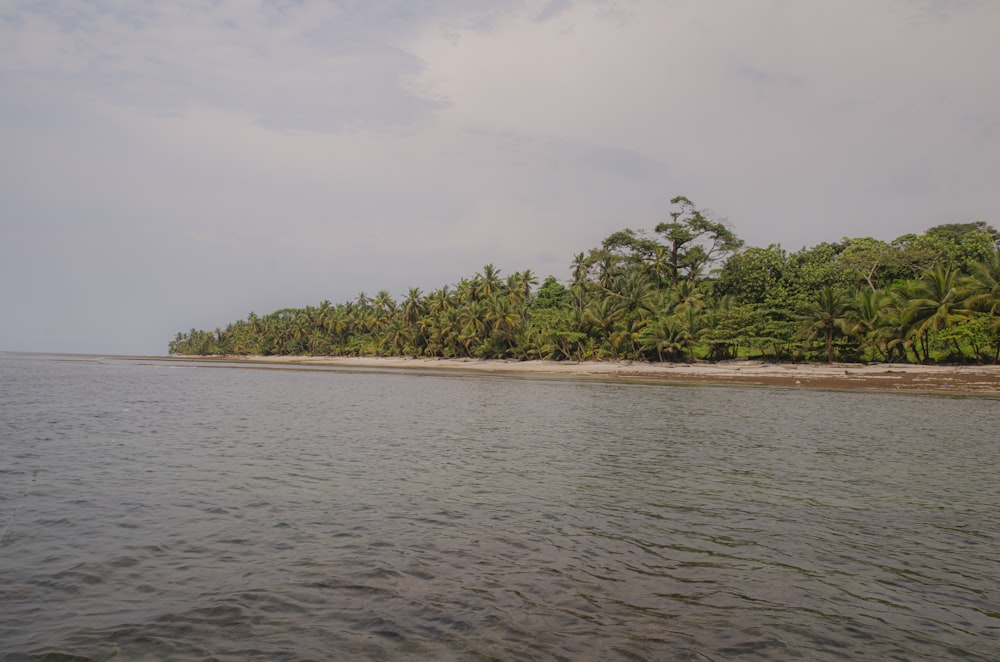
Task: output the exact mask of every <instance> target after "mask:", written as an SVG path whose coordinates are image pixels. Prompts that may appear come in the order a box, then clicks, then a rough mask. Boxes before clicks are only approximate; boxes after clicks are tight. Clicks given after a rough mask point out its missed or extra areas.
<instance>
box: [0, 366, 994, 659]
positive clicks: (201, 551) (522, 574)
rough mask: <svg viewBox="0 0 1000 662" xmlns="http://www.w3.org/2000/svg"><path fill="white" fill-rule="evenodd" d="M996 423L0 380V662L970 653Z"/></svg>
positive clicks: (714, 397) (741, 401) (198, 372)
mask: <svg viewBox="0 0 1000 662" xmlns="http://www.w3.org/2000/svg"><path fill="white" fill-rule="evenodd" d="M998 423H1000V400H997V399H992V398H976V397H965V398H961V397H942V396H930V395H913V394H897V393H851V392H827V391H809V390H796V389H778V388H752V387H740V388H736V387H732V388H731V387H719V386H715V387H711V386H676V385H663V384H649V383H626V382H613V381H600V380H593V379H581V378H553V377H515V376H490V375H482V374H472V373H470V374H462V373H454V374H451V373H448V374H444V373H430V372H427V373H420V372H400V371H392V370H380V371H379V370H367V371H351V370H344V369H333V368H330V369H313V368H308V369H305V368H281V367H273V366H272V367H256V368H255V367H248V366H247V365H245V364H225V363H186V362H171V361H157V360H142V359H132V360H126V359H122V358H115V357H85V356H41V355H21V354H5V355H0V458H2V460H0V659H4V660H44V659H52V660H56V659H59V660H64V659H74V660H248V659H259V660H310V659H312V660H328V659H456V660H491V659H498V660H609V659H624V660H645V659H648V660H729V659H738V660H790V659H802V660H855V659H880V660H892V659H896V660H940V659H961V660H996V659H1000V507H998V506H1000V479H998V475H1000V473H998V469H1000V441H998V438H1000V435H998V434H997V431H998V427H1000V425H998Z"/></svg>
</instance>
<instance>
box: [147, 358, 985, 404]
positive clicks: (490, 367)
mask: <svg viewBox="0 0 1000 662" xmlns="http://www.w3.org/2000/svg"><path fill="white" fill-rule="evenodd" d="M166 360H170V361H220V362H221V361H225V362H239V363H249V364H255V363H256V364H277V365H295V366H317V367H328V366H329V367H342V368H356V369H370V368H377V369H394V370H396V369H398V370H429V371H437V370H453V371H454V370H459V371H475V372H485V373H495V374H525V375H529V374H535V375H566V376H584V377H608V378H616V379H618V378H621V379H640V380H655V381H663V382H675V383H706V384H750V385H759V386H782V387H789V388H793V387H794V388H814V389H839V390H872V391H900V392H902V391H906V392H923V393H939V394H956V395H957V394H966V395H1000V366H998V365H977V366H925V365H911V364H902V363H879V364H862V363H833V364H826V363H809V364H801V363H766V362H762V361H726V362H721V363H643V362H637V361H621V362H612V361H579V362H577V361H537V360H536V361H514V360H488V359H438V358H425V357H417V358H412V357H353V356H170V357H166Z"/></svg>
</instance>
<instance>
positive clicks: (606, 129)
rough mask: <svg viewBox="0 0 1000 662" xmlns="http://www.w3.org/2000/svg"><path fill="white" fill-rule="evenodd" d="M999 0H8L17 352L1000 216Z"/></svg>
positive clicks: (8, 152) (4, 287) (7, 344)
mask: <svg viewBox="0 0 1000 662" xmlns="http://www.w3.org/2000/svg"><path fill="white" fill-rule="evenodd" d="M997 34H1000V1H998V0H838V1H837V2H806V1H798V2H789V1H785V0H739V1H737V0H725V1H724V0H263V1H251V0H215V1H213V2H208V1H206V0H172V1H170V2H154V1H149V2H144V1H139V0H37V1H33V2H20V1H18V0H0V306H2V307H0V350H3V351H42V352H80V353H106V354H107V353H110V354H140V355H162V354H165V353H166V351H167V343H168V342H169V341H170V340H171V339H172V338H173V337H174V335H175V334H176V333H177V332H178V331H186V330H188V329H190V328H192V327H195V328H199V329H213V328H216V327H224V326H225V325H226V324H227V323H229V322H232V321H235V320H237V319H242V318H245V317H246V316H247V315H248V314H249V313H250V312H256V313H257V314H265V313H268V312H271V311H274V310H277V309H280V308H285V307H301V306H306V305H317V304H319V302H321V301H323V300H329V301H331V302H333V303H340V302H343V301H347V300H352V299H354V298H356V296H357V295H358V294H359V293H360V292H362V291H364V292H366V293H368V294H369V295H372V294H374V293H375V292H377V291H379V290H382V289H386V290H388V291H389V292H390V293H392V294H393V295H394V296H397V297H402V296H403V295H404V294H405V293H406V291H407V289H408V288H410V287H419V288H421V289H422V290H423V291H424V292H428V291H430V290H432V289H435V288H438V287H440V286H442V285H445V284H453V283H455V282H456V281H458V280H459V279H460V278H462V277H471V276H473V275H474V274H475V273H476V272H478V271H481V270H482V267H483V266H484V265H485V264H487V263H492V264H494V265H496V266H497V267H498V268H499V269H500V270H501V274H502V275H503V274H509V273H512V272H514V271H523V270H525V269H531V270H532V271H533V272H535V273H536V274H537V275H538V276H539V277H540V278H541V279H544V277H545V276H547V275H550V274H551V275H554V276H556V277H557V278H559V279H560V280H566V279H568V278H569V264H570V262H571V261H572V257H573V255H575V254H576V253H579V252H585V251H587V250H589V249H590V248H593V247H596V246H598V245H599V244H600V242H601V240H602V239H603V238H604V237H606V236H608V235H609V234H611V233H612V232H615V231H617V230H620V229H622V228H626V227H629V228H633V229H650V230H651V229H652V228H653V227H655V226H656V224H657V223H659V222H661V221H664V220H669V213H670V211H671V210H673V209H674V208H673V207H672V206H671V205H670V199H671V198H673V197H674V196H678V195H683V196H686V197H688V198H690V199H691V200H692V201H693V202H694V204H695V205H696V206H697V207H699V208H701V209H703V210H705V212H706V213H707V214H708V215H709V216H710V217H712V218H715V219H718V220H725V221H727V222H728V223H729V224H730V226H731V228H732V229H733V230H734V231H735V232H736V234H737V235H738V236H739V237H740V238H742V239H744V240H745V241H746V242H747V244H748V245H750V246H762V247H763V246H767V245H769V244H772V243H774V244H780V245H781V246H782V247H784V248H785V249H787V250H789V251H795V250H798V249H801V248H803V247H807V246H813V245H815V244H817V243H820V242H824V241H837V240H839V239H841V238H843V237H861V236H872V237H876V238H879V239H884V240H891V239H893V238H895V237H897V236H900V235H902V234H905V233H910V232H916V233H919V232H922V231H924V230H926V229H927V228H929V227H932V226H934V225H939V224H942V223H952V222H968V221H977V220H983V221H986V222H988V223H990V224H992V225H994V226H997V225H1000V222H998V219H997V211H998V210H1000V204H998V202H1000V184H998V181H1000V179H998V175H1000V69H998V66H997V63H998V62H1000V40H998V39H997V38H996V35H997Z"/></svg>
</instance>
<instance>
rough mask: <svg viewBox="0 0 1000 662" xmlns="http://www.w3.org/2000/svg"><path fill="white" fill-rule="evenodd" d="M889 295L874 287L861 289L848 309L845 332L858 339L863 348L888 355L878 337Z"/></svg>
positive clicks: (884, 355)
mask: <svg viewBox="0 0 1000 662" xmlns="http://www.w3.org/2000/svg"><path fill="white" fill-rule="evenodd" d="M888 300H889V299H888V297H887V296H886V295H885V293H883V292H879V291H877V290H872V289H867V288H866V289H863V290H861V291H859V292H858V293H857V294H856V295H855V297H854V301H853V302H852V303H851V306H850V308H849V309H848V311H847V316H846V319H845V324H844V333H845V334H847V335H848V336H852V337H855V338H857V339H858V341H859V345H860V347H861V349H862V350H865V349H868V350H871V351H872V354H873V355H874V352H876V351H878V352H879V353H881V354H882V357H883V358H885V357H886V356H887V354H886V351H885V349H884V346H883V344H882V343H880V342H879V339H878V330H879V328H880V326H881V324H882V321H883V319H884V313H885V308H886V305H887V303H888Z"/></svg>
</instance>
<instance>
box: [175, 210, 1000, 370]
mask: <svg viewBox="0 0 1000 662" xmlns="http://www.w3.org/2000/svg"><path fill="white" fill-rule="evenodd" d="M672 203H673V204H674V205H675V209H676V211H674V212H672V213H671V215H670V217H671V221H670V222H665V223H661V224H660V225H658V226H657V227H656V228H655V229H654V231H653V232H652V233H648V232H645V231H634V230H630V229H625V230H621V231H619V232H615V233H613V234H612V235H610V236H609V237H608V238H607V239H605V240H604V241H603V242H602V244H601V246H600V247H597V248H594V249H591V250H590V251H589V252H587V253H580V254H578V255H576V256H575V257H574V258H573V261H572V263H571V265H570V271H571V277H570V279H569V280H568V281H567V282H566V283H565V284H564V283H562V282H560V281H559V280H557V279H556V278H555V277H553V276H549V277H548V278H546V279H545V280H544V282H542V283H541V285H540V286H539V282H538V278H537V277H536V276H535V275H534V274H533V273H532V272H531V271H530V270H529V271H522V272H517V273H513V274H510V275H508V276H506V277H504V276H503V275H502V274H501V273H500V271H499V270H498V269H497V268H496V267H494V266H493V265H492V264H487V265H486V266H485V267H483V269H482V271H481V272H480V273H477V274H475V275H474V276H472V277H471V278H462V279H461V280H459V281H458V282H457V283H456V284H454V285H446V286H444V287H441V288H440V289H437V290H434V291H433V292H430V293H427V294H424V293H423V292H421V291H420V290H419V289H417V288H413V289H410V291H409V292H408V293H407V294H406V296H405V297H404V298H403V299H402V300H401V301H397V300H396V299H394V298H393V297H392V296H391V295H390V294H389V293H388V292H386V291H384V290H383V291H380V292H378V293H377V294H376V295H375V296H374V297H369V296H367V295H366V294H365V293H361V294H359V295H358V297H357V298H356V299H355V300H354V301H348V302H345V303H341V304H336V305H334V304H331V303H330V302H329V301H324V302H322V303H320V304H319V305H318V306H307V307H305V308H301V309H298V308H286V309H283V310H278V311H276V312H273V313H270V314H268V315H264V316H258V315H256V314H254V313H250V315H249V316H248V317H247V319H245V320H240V321H237V322H233V323H232V324H229V325H228V326H227V327H226V328H225V329H216V330H215V331H199V330H196V329H191V330H190V331H189V332H187V333H178V334H177V337H176V338H175V339H174V340H173V341H172V342H171V343H170V353H171V354H187V355H225V354H235V355H254V354H262V355H298V354H306V355H330V356H401V355H406V356H430V357H478V358H509V359H555V360H560V359H574V360H614V359H630V360H649V361H688V360H694V359H709V360H720V359H728V358H734V357H738V356H753V357H760V358H765V359H768V360H810V359H822V360H826V361H834V360H838V359H839V360H845V361H857V360H864V361H910V362H929V361H948V362H969V361H975V362H997V361H998V360H1000V251H998V248H997V246H998V242H1000V232H998V231H997V230H996V229H995V228H993V227H991V226H989V225H987V224H986V223H983V222H975V223H955V224H947V225H939V226H937V227H934V228H931V229H930V230H927V231H926V232H924V233H923V234H920V235H916V234H908V235H904V236H902V237H899V238H898V239H896V240H895V241H893V242H889V243H887V242H884V241H880V240H877V239H872V238H869V237H865V238H854V239H850V238H845V239H844V240H843V241H841V242H838V243H822V244H819V245H817V246H814V247H812V248H807V249H803V250H800V251H798V252H795V253H788V252H786V251H785V250H784V249H782V248H781V247H780V246H779V245H771V246H768V247H767V248H753V247H751V248H744V246H743V242H742V241H741V240H739V239H738V238H737V236H736V235H735V234H734V233H733V231H732V230H731V229H730V228H729V227H728V226H727V225H726V224H724V223H721V222H718V221H713V220H711V219H709V218H706V216H705V215H704V213H703V212H701V211H699V210H698V209H696V208H695V206H694V205H693V204H692V203H691V202H690V201H689V200H688V199H686V198H683V197H678V198H675V199H674V200H673V201H672Z"/></svg>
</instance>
